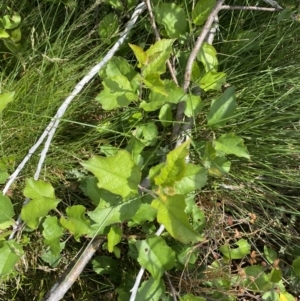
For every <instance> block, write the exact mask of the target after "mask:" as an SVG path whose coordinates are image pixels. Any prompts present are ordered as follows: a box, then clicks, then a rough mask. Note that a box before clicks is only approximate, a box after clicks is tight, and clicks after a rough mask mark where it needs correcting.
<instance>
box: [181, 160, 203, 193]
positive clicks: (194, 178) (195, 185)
mask: <svg viewBox="0 0 300 301" xmlns="http://www.w3.org/2000/svg"><path fill="white" fill-rule="evenodd" d="M206 182H207V173H206V170H205V168H203V167H201V166H200V165H194V164H191V163H189V164H187V165H186V171H185V175H184V177H183V178H182V179H181V180H180V181H178V182H176V183H175V191H176V194H183V195H186V194H188V193H190V192H192V191H195V190H197V189H201V188H202V187H203V186H204V185H205V184H206Z"/></svg>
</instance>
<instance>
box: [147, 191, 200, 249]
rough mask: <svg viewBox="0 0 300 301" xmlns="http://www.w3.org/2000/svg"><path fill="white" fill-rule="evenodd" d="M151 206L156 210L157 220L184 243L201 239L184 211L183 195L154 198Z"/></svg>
mask: <svg viewBox="0 0 300 301" xmlns="http://www.w3.org/2000/svg"><path fill="white" fill-rule="evenodd" d="M152 206H153V207H154V208H156V209H157V210H158V213H157V221H158V222H159V223H160V224H163V225H164V226H165V227H166V229H167V231H168V232H169V233H170V234H171V235H172V236H173V237H174V238H175V239H177V240H179V241H180V242H182V243H184V244H189V243H195V242H198V241H200V240H201V236H200V235H199V234H198V233H197V232H196V231H194V230H193V229H192V227H191V225H190V223H189V219H188V216H187V215H186V213H185V212H184V209H185V201H184V196H183V195H179V194H177V195H173V196H167V199H166V201H161V200H154V201H153V202H152Z"/></svg>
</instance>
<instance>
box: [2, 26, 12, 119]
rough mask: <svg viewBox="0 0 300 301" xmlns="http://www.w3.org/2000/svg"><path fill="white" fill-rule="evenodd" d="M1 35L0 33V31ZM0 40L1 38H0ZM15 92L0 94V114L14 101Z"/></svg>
mask: <svg viewBox="0 0 300 301" xmlns="http://www.w3.org/2000/svg"><path fill="white" fill-rule="evenodd" d="M0 35H1V31H0ZM0 38H1V36H0ZM14 97H15V92H8V93H2V94H0V113H1V112H2V111H3V110H4V109H5V108H6V106H7V105H8V104H9V103H10V102H12V101H13V100H14Z"/></svg>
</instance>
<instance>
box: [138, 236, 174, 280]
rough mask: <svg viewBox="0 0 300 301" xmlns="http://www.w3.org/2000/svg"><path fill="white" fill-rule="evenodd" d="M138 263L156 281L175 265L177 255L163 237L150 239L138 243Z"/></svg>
mask: <svg viewBox="0 0 300 301" xmlns="http://www.w3.org/2000/svg"><path fill="white" fill-rule="evenodd" d="M136 247H137V249H138V251H139V256H138V262H139V264H140V265H141V266H142V267H144V268H145V269H147V270H148V271H149V272H150V273H151V275H152V277H153V278H154V279H155V280H160V278H161V276H162V275H163V274H164V272H166V271H168V270H170V269H172V268H173V267H174V265H175V253H174V251H173V250H172V249H171V248H170V247H169V246H168V245H167V244H166V242H165V240H164V239H163V238H161V237H158V236H155V237H149V238H147V239H146V240H140V241H137V242H136Z"/></svg>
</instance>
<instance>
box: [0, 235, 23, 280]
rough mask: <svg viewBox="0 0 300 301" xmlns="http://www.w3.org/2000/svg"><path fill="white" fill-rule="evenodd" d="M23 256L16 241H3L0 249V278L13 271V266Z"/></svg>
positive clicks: (20, 247)
mask: <svg viewBox="0 0 300 301" xmlns="http://www.w3.org/2000/svg"><path fill="white" fill-rule="evenodd" d="M23 255H24V251H23V249H22V246H20V245H19V244H18V243H17V242H16V241H14V240H9V241H4V242H3V244H2V247H1V248H0V276H6V275H9V274H10V273H12V272H13V271H14V267H15V264H16V263H17V262H18V261H19V259H20V258H21V256H23Z"/></svg>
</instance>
